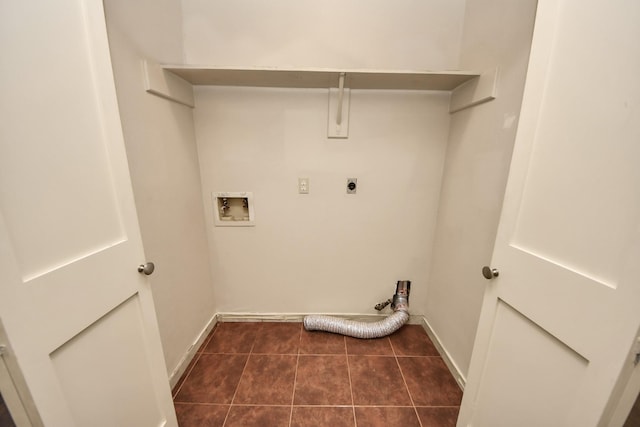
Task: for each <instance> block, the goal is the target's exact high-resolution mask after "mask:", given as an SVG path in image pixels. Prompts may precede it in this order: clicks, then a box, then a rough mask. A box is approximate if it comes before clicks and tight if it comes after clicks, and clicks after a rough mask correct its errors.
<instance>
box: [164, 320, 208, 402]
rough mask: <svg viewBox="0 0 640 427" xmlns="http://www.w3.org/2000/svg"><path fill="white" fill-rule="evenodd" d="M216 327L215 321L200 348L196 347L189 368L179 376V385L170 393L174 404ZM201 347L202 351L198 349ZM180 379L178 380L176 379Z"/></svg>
mask: <svg viewBox="0 0 640 427" xmlns="http://www.w3.org/2000/svg"><path fill="white" fill-rule="evenodd" d="M216 329H218V324H217V323H216V324H215V325H213V329H212V330H211V332H209V336H208V337H207V338H206V339H205V340H204V342H203V343H202V345H200V348H198V349H197V350H196V355H195V357H194V358H193V359H192V362H193V364H192V365H191V368H189V370H187V371H186V372H185V373H184V374H183V376H184V378H181V380H182V382H180V385H179V386H178V388H177V389H176V392H175V393H172V395H171V400H172V401H173V403H174V406H175V400H176V397H178V393H180V390H182V387H183V386H184V384H185V383H186V382H187V379H188V378H189V375H191V372H192V371H193V368H195V367H196V364H197V363H198V361H199V360H200V357H201V356H202V354H203V353H204V349H205V348H206V347H207V344H209V342H210V341H211V340H212V339H213V334H215V332H216ZM201 349H202V351H200V350H201ZM178 381H180V380H178Z"/></svg>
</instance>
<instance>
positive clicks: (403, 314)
mask: <svg viewBox="0 0 640 427" xmlns="http://www.w3.org/2000/svg"><path fill="white" fill-rule="evenodd" d="M410 289H411V281H410V280H399V281H398V283H397V284H396V293H395V294H394V295H393V299H392V303H391V308H392V309H393V313H392V314H390V315H389V316H388V317H386V318H385V319H383V320H380V321H378V322H371V323H369V322H358V321H355V320H348V319H340V318H338V317H332V316H322V315H311V316H305V318H304V322H303V323H304V328H305V329H306V330H307V331H325V332H333V333H335V334H341V335H347V336H349V337H354V338H364V339H370V338H381V337H386V336H387V335H390V334H392V333H394V332H395V331H397V330H398V329H400V328H401V327H402V326H403V325H404V324H405V323H407V321H408V320H409V291H410ZM379 306H382V307H381V308H380V309H382V308H384V305H382V304H378V305H377V306H376V308H377V307H379Z"/></svg>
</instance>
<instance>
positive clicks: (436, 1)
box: [182, 0, 465, 70]
mask: <svg viewBox="0 0 640 427" xmlns="http://www.w3.org/2000/svg"><path fill="white" fill-rule="evenodd" d="M182 3H183V13H184V22H185V25H184V41H185V60H186V63H189V64H211V65H245V66H274V67H324V68H378V69H432V70H440V69H455V68H456V67H457V65H458V64H457V63H458V52H459V48H460V38H461V34H462V17H463V15H464V4H465V0H423V1H415V0H394V1H389V0H349V1H344V0H323V1H316V0H269V1H264V0H234V1H223V0H183V2H182Z"/></svg>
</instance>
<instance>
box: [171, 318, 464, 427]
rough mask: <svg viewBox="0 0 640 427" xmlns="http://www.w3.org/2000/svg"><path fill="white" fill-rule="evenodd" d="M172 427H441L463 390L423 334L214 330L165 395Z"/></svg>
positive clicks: (409, 328) (275, 327)
mask: <svg viewBox="0 0 640 427" xmlns="http://www.w3.org/2000/svg"><path fill="white" fill-rule="evenodd" d="M173 394H174V404H175V407H176V412H177V414H178V422H179V424H180V426H181V427H196V426H197V427H223V426H224V427H236V426H241V427H253V426H257V427H280V426H282V427H326V426H331V427H343V426H344V427H374V426H385V427H394V426H398V427H412V426H415V427H449V426H455V423H456V418H457V416H458V410H459V405H460V400H461V398H462V392H461V391H460V388H459V387H458V385H457V384H456V382H455V380H454V379H453V377H452V376H451V374H450V373H449V370H448V369H447V367H446V365H445V364H444V361H443V360H442V358H441V357H440V356H439V355H438V352H437V351H436V349H435V347H434V346H433V344H432V343H431V341H430V340H429V338H428V337H427V334H426V333H425V332H424V329H422V327H420V326H417V325H405V326H404V327H403V328H401V329H400V330H399V331H397V332H396V333H394V334H393V335H391V336H390V337H387V338H381V339H376V340H358V339H355V338H350V337H343V336H341V335H334V334H330V333H325V332H307V331H306V330H304V328H303V327H302V324H301V323H268V322H259V323H219V324H218V325H217V326H216V328H215V329H214V331H213V332H212V333H211V334H210V336H209V337H208V338H207V340H206V341H205V343H204V344H203V345H202V347H201V348H200V349H199V350H198V353H197V355H196V357H195V358H194V360H193V361H192V362H191V364H190V366H189V367H188V368H187V371H186V373H185V375H184V376H183V378H182V379H181V380H180V382H179V383H178V384H177V386H176V388H175V390H174V393H173Z"/></svg>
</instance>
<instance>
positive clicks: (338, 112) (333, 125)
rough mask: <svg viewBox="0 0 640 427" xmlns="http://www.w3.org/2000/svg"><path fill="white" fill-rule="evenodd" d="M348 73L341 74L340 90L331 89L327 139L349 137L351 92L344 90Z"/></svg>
mask: <svg viewBox="0 0 640 427" xmlns="http://www.w3.org/2000/svg"><path fill="white" fill-rule="evenodd" d="M345 77H346V73H340V75H339V80H338V88H337V89H336V88H330V89H329V120H328V127H327V137H329V138H348V137H349V100H350V95H351V92H350V90H349V89H345V88H344V80H345Z"/></svg>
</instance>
